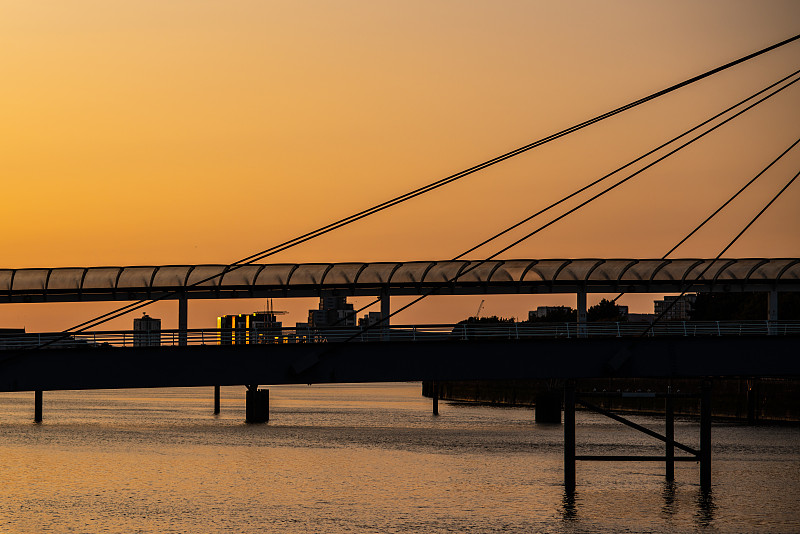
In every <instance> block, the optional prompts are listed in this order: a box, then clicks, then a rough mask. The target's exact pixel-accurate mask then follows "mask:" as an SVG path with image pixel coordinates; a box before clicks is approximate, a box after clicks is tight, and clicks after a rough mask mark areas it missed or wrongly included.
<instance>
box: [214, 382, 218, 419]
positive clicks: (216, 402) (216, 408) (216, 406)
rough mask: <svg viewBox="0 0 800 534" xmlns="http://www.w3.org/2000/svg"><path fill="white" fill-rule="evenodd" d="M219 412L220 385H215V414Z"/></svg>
mask: <svg viewBox="0 0 800 534" xmlns="http://www.w3.org/2000/svg"><path fill="white" fill-rule="evenodd" d="M218 414H219V386H214V415H218Z"/></svg>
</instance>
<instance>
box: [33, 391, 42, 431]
mask: <svg viewBox="0 0 800 534" xmlns="http://www.w3.org/2000/svg"><path fill="white" fill-rule="evenodd" d="M33 422H34V423H41V422H42V390H41V389H37V390H36V391H35V392H34V393H33Z"/></svg>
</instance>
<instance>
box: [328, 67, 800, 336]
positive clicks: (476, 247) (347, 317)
mask: <svg viewBox="0 0 800 534" xmlns="http://www.w3.org/2000/svg"><path fill="white" fill-rule="evenodd" d="M798 73H800V69H798V70H796V71H794V72H793V73H791V74H789V75H788V76H784V77H783V78H781V79H780V80H778V81H776V82H774V83H772V84H770V85H768V86H767V87H765V88H763V89H761V90H760V91H758V92H757V93H754V94H752V95H750V96H748V97H747V98H745V99H743V100H740V101H739V102H737V103H736V104H734V105H732V106H730V107H728V108H727V109H725V110H723V111H720V112H719V113H717V114H716V115H714V116H713V117H710V118H708V119H706V120H704V121H703V122H701V123H699V124H697V125H696V126H694V127H692V128H690V129H688V130H686V131H684V132H683V133H681V134H680V135H677V136H675V137H673V138H672V139H670V140H669V141H667V142H665V143H662V144H661V145H659V146H658V147H656V148H653V149H652V150H650V151H648V152H645V153H644V154H642V155H641V156H639V157H637V158H635V159H633V160H631V161H630V162H628V163H626V164H625V165H623V166H621V167H618V168H617V169H615V170H613V171H611V172H609V173H608V174H606V175H605V176H602V177H601V178H598V179H597V180H594V181H593V182H590V183H588V184H587V185H585V186H583V187H581V188H580V189H577V190H575V191H573V192H572V193H570V194H568V195H566V196H564V197H562V198H561V199H559V200H557V201H555V202H553V203H552V204H550V205H548V206H547V207H545V208H542V209H541V210H539V211H537V212H536V213H534V214H532V215H529V216H528V217H525V218H524V219H522V220H520V221H519V222H517V223H515V224H513V225H511V226H509V227H508V228H505V229H504V230H501V231H500V232H498V233H496V234H494V235H493V236H491V237H489V238H488V239H486V240H484V241H482V242H481V243H479V244H477V245H475V246H473V247H471V248H469V249H468V250H465V251H464V252H462V253H461V254H459V255H457V256H456V257H454V258H453V259H451V260H450V261H457V260H459V259H461V258H463V257H464V256H466V255H467V254H469V253H470V252H474V251H475V250H477V249H479V248H481V247H482V246H484V245H486V244H488V243H490V242H492V241H494V240H496V239H498V238H499V237H502V236H503V235H505V234H507V233H508V232H510V231H512V230H514V229H515V228H518V227H520V226H522V225H523V224H525V223H527V222H529V221H531V220H532V219H534V218H536V217H538V216H539V215H542V214H544V213H545V212H547V211H549V210H551V209H553V208H555V207H556V206H559V205H560V204H563V203H564V202H566V201H567V200H569V199H570V198H573V197H575V196H576V195H579V194H580V193H582V192H584V191H586V190H587V189H589V188H591V187H593V186H595V185H597V184H599V183H601V182H603V181H604V180H606V179H608V178H610V177H611V176H613V175H615V174H617V173H619V172H621V171H623V170H625V169H626V168H628V167H630V166H631V165H634V164H635V163H638V162H639V161H641V160H643V159H645V158H646V157H648V156H650V155H652V154H654V153H655V152H658V151H659V150H661V149H662V148H664V147H666V146H668V145H670V144H672V143H674V142H675V141H677V140H678V139H681V138H682V137H685V136H687V135H689V134H690V133H692V132H694V131H695V130H697V129H699V128H702V127H703V126H705V125H706V124H708V123H710V122H712V121H714V120H716V119H718V118H719V117H721V116H723V115H725V114H726V113H728V112H730V111H731V110H733V109H736V108H737V107H739V106H741V105H743V104H745V103H747V102H748V101H750V100H752V99H754V98H756V97H757V96H759V95H761V94H763V93H765V92H766V91H769V90H770V89H772V88H773V87H775V86H776V85H779V84H781V83H783V82H784V81H786V80H788V79H790V78H792V77H793V76H795V75H797V74H798ZM795 144H797V143H795ZM793 146H794V145H792V147H793ZM792 147H790V149H791V148H792ZM787 152H788V150H787ZM784 154H785V152H784ZM782 156H783V154H781V156H779V157H778V159H780V158H781V157H782ZM775 161H777V160H775ZM773 163H775V162H773ZM771 165H772V164H770V166H771ZM767 168H769V167H767ZM764 171H766V169H764ZM764 171H762V173H763V172H764ZM759 176H760V174H759ZM756 178H758V176H757V177H756ZM756 178H754V179H753V181H755V179H756ZM751 183H752V182H751ZM748 185H749V184H748ZM746 188H747V186H745V188H743V189H746ZM740 192H741V191H740ZM737 195H738V193H737ZM734 198H735V196H734ZM731 200H733V198H732V199H731ZM729 202H730V201H729ZM724 207H725V206H724V205H723V206H722V207H721V208H720V210H721V209H722V208H724ZM720 210H717V212H715V213H714V214H712V215H711V217H709V219H707V220H706V221H704V222H703V223H702V224H701V225H700V226H698V227H697V228H695V230H694V231H693V232H692V233H694V232H696V231H697V230H699V229H700V228H701V227H702V226H703V225H704V224H705V223H706V222H708V220H710V219H711V218H713V217H714V215H716V214H717V213H718V212H719V211H720ZM691 235H692V234H689V236H687V237H686V238H684V240H683V241H685V240H686V239H688V238H689V237H691ZM683 241H681V243H678V245H676V246H675V247H673V249H672V250H670V252H668V253H667V254H665V255H664V257H662V259H664V258H665V257H666V256H668V255H669V254H670V253H671V252H673V251H674V250H675V249H676V248H678V246H680V245H681V244H682V243H683ZM622 295H624V293H620V294H619V295H618V296H617V297H615V298H614V300H613V301H612V302H616V301H617V299H619V298H620V297H622ZM378 302H380V299H376V300H373V301H372V302H370V303H369V304H367V305H365V306H362V307H361V308H359V309H357V310H355V311H353V312H352V313H350V314H348V315H347V316H346V317H342V318H340V319H338V320H337V321H336V322H335V323H334V324H333V325H331V326H337V325H338V324H340V323H341V322H342V321H344V320H346V319H349V318H352V317H354V316H355V317H357V316H358V314H359V313H361V312H362V311H364V310H366V309H367V308H371V307H372V306H374V305H375V304H377V303H378Z"/></svg>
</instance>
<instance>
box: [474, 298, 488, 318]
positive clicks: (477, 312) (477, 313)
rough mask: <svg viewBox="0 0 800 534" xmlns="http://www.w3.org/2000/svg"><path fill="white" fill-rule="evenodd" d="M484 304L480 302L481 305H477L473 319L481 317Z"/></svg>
mask: <svg viewBox="0 0 800 534" xmlns="http://www.w3.org/2000/svg"><path fill="white" fill-rule="evenodd" d="M484 302H486V301H485V300H481V303H480V304H479V305H478V311H476V312H475V318H476V319H477V318H478V317H480V315H481V310H482V309H483V303H484Z"/></svg>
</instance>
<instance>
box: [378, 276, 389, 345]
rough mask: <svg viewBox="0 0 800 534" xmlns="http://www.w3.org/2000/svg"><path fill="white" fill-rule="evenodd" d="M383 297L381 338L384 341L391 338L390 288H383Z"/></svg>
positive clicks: (381, 296) (381, 297)
mask: <svg viewBox="0 0 800 534" xmlns="http://www.w3.org/2000/svg"><path fill="white" fill-rule="evenodd" d="M380 299H381V321H382V322H381V339H383V340H384V341H386V340H388V339H389V315H391V308H390V307H389V289H388V288H387V289H382V290H381V294H380Z"/></svg>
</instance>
